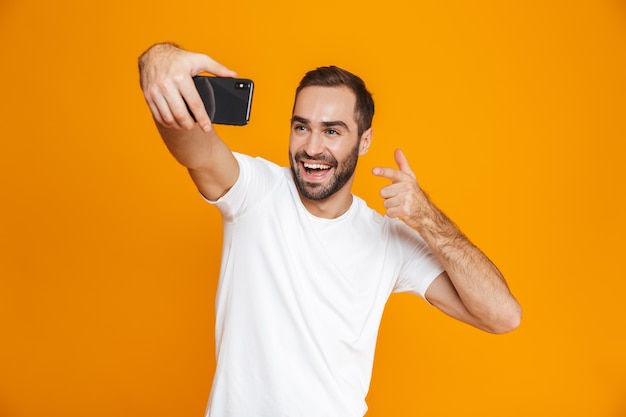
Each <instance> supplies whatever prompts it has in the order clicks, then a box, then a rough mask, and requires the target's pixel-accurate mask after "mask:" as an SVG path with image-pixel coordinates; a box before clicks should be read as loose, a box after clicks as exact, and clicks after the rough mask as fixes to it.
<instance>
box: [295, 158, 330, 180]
mask: <svg viewBox="0 0 626 417" xmlns="http://www.w3.org/2000/svg"><path fill="white" fill-rule="evenodd" d="M302 166H303V167H304V171H305V172H306V174H307V176H309V177H311V178H316V179H320V178H323V177H324V176H326V174H328V173H329V172H330V170H331V168H332V166H331V165H327V164H321V163H319V162H318V163H310V162H303V163H302Z"/></svg>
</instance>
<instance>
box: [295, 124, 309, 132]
mask: <svg viewBox="0 0 626 417" xmlns="http://www.w3.org/2000/svg"><path fill="white" fill-rule="evenodd" d="M293 130H297V131H300V132H304V131H305V130H306V126H305V125H300V124H297V125H294V126H293Z"/></svg>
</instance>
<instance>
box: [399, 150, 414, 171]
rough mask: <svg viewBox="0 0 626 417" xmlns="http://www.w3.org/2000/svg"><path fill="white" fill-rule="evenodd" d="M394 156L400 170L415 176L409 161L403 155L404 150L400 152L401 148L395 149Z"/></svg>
mask: <svg viewBox="0 0 626 417" xmlns="http://www.w3.org/2000/svg"><path fill="white" fill-rule="evenodd" d="M394 157H395V159H396V164H398V168H399V169H400V171H402V172H404V173H405V174H408V175H410V176H411V177H413V178H415V174H414V173H413V170H412V169H411V166H410V165H409V161H408V160H407V159H406V156H404V152H402V149H396V151H395V153H394Z"/></svg>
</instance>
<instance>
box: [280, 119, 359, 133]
mask: <svg viewBox="0 0 626 417" xmlns="http://www.w3.org/2000/svg"><path fill="white" fill-rule="evenodd" d="M291 123H292V124H293V123H302V124H304V125H310V124H311V121H310V120H309V119H305V118H304V117H300V116H293V117H292V118H291ZM321 125H322V126H324V127H342V128H344V129H346V130H347V131H350V128H349V127H348V125H347V124H346V123H345V122H342V121H341V120H331V121H327V122H321Z"/></svg>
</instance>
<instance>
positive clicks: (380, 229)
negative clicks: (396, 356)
mask: <svg viewBox="0 0 626 417" xmlns="http://www.w3.org/2000/svg"><path fill="white" fill-rule="evenodd" d="M235 156H236V158H237V161H238V162H239V166H240V175H239V178H238V180H237V182H236V183H235V185H234V186H233V187H232V188H231V189H230V190H229V191H228V193H227V194H226V195H224V196H223V197H222V198H220V199H219V200H218V201H217V202H215V203H214V204H215V205H216V206H217V207H218V209H219V210H220V211H221V213H222V217H223V223H224V242H223V253H222V265H221V272H220V279H219V286H218V291H217V297H216V333H215V337H216V354H217V367H216V371H215V377H214V380H213V388H212V390H211V397H210V399H209V404H208V407H207V412H206V415H207V417H208V416H211V417H227V416H230V417H334V416H337V417H339V416H341V417H360V416H363V415H364V414H365V412H366V410H367V405H366V404H365V397H366V395H367V391H368V389H369V384H370V379H371V373H372V365H373V360H374V348H375V345H376V336H377V334H378V328H379V324H380V320H381V317H382V313H383V308H384V306H385V303H386V301H387V299H388V297H389V295H390V294H391V293H392V292H400V291H406V292H412V293H415V294H418V295H420V296H422V297H423V296H424V293H425V292H426V289H427V288H428V286H429V285H430V283H431V282H432V281H433V280H434V279H435V278H436V277H437V276H438V275H439V274H440V273H441V272H442V271H443V269H442V267H441V266H440V264H439V263H438V262H437V260H436V259H435V257H434V255H433V254H432V253H431V251H430V249H429V248H428V245H427V244H426V243H425V242H424V241H423V240H422V238H421V237H420V236H419V234H418V233H417V232H415V231H414V230H412V229H410V228H409V227H408V226H406V225H405V224H404V223H402V222H401V221H398V220H395V219H390V218H388V217H383V216H381V215H380V214H378V213H377V212H376V211H374V210H372V209H370V208H369V207H367V205H366V203H365V202H364V201H363V200H362V199H360V198H358V197H356V196H354V197H353V203H352V205H351V207H350V208H349V210H348V211H347V212H346V213H344V214H343V215H342V216H341V217H339V218H336V219H331V220H329V219H322V218H317V217H315V216H313V215H312V214H311V213H309V212H308V211H307V210H306V208H305V207H304V206H303V204H302V202H301V200H300V197H299V195H298V191H297V189H296V186H295V183H294V181H293V179H292V174H291V170H290V169H289V168H283V167H279V166H277V165H275V164H272V163H270V162H268V161H265V160H263V159H260V158H252V157H249V156H246V155H242V154H235Z"/></svg>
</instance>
